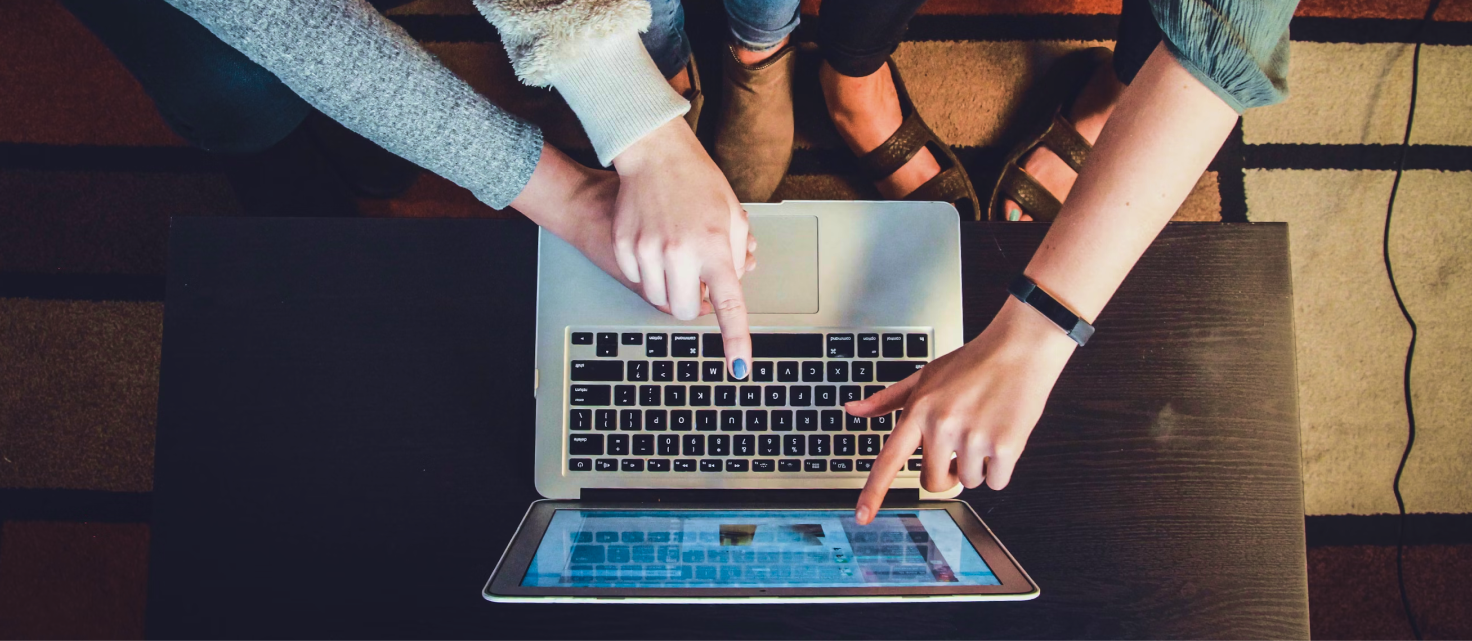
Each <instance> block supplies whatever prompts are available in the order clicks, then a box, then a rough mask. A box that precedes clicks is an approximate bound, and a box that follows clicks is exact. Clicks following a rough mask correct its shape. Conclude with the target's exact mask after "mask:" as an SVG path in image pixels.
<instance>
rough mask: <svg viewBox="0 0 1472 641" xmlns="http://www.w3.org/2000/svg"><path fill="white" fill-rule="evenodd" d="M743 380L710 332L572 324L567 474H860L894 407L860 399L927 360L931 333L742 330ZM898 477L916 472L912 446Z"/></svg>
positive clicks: (876, 447)
mask: <svg viewBox="0 0 1472 641" xmlns="http://www.w3.org/2000/svg"><path fill="white" fill-rule="evenodd" d="M751 338H752V352H753V358H752V363H751V371H750V372H749V374H748V376H747V378H745V379H743V380H736V379H733V378H732V377H731V374H730V373H729V372H727V371H726V362H725V353H724V345H723V343H722V342H721V335H720V334H717V333H693V332H690V331H689V330H688V329H686V328H681V329H672V330H668V331H658V330H654V331H651V329H650V328H647V327H646V328H640V331H629V330H618V328H574V329H573V330H572V331H571V332H570V333H569V344H568V346H567V354H568V363H567V370H566V371H567V373H568V377H567V378H568V381H569V382H568V394H567V397H566V401H567V402H566V407H567V409H566V411H567V415H566V416H567V423H566V425H567V430H568V438H567V443H568V451H567V470H568V471H569V472H571V473H578V472H605V473H607V472H618V473H630V474H632V473H646V472H654V473H670V474H681V473H688V474H702V473H717V472H719V473H736V474H743V473H744V474H762V473H784V472H786V473H794V472H795V473H803V474H858V475H862V474H867V473H868V472H869V470H870V469H871V468H872V466H873V464H874V458H875V457H876V456H878V454H879V450H880V448H881V447H883V446H884V442H885V440H886V439H888V438H889V432H891V431H892V430H893V429H894V425H895V421H897V420H898V419H899V415H900V414H901V412H894V413H891V414H885V415H883V416H877V417H871V418H865V417H859V416H852V415H849V414H848V413H846V412H844V411H843V405H844V403H847V402H849V401H854V400H859V399H863V398H868V397H870V396H872V395H874V393H876V392H878V391H880V390H882V389H884V388H885V387H887V386H888V385H889V384H891V383H894V382H897V381H900V380H903V379H904V378H905V377H907V376H909V375H910V374H913V373H915V372H916V371H917V370H919V369H920V368H921V367H922V366H924V365H925V363H927V362H928V361H929V360H930V358H931V356H932V350H931V348H930V343H931V335H930V332H929V331H928V330H926V329H917V328H900V329H880V328H870V329H866V330H832V331H823V332H814V331H808V332H790V333H787V332H784V333H753V334H752V335H751ZM915 454H916V458H911V459H910V461H909V463H908V464H907V466H906V470H904V471H903V472H902V474H906V475H914V474H915V473H918V472H919V470H920V459H919V458H918V456H919V454H920V451H919V450H916V452H915Z"/></svg>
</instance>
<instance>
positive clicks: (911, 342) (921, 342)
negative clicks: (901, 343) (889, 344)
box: [905, 334, 930, 358]
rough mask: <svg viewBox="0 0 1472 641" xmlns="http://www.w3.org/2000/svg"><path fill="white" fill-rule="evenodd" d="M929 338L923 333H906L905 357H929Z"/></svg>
mask: <svg viewBox="0 0 1472 641" xmlns="http://www.w3.org/2000/svg"><path fill="white" fill-rule="evenodd" d="M929 340H930V337H929V336H926V335H924V334H906V335H905V358H930V343H929V342H928V341H929Z"/></svg>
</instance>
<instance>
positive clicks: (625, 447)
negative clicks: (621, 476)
mask: <svg viewBox="0 0 1472 641" xmlns="http://www.w3.org/2000/svg"><path fill="white" fill-rule="evenodd" d="M608 453H609V454H612V455H614V456H627V455H628V454H629V435H628V434H609V435H608Z"/></svg>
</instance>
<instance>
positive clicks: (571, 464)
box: [567, 336, 593, 472]
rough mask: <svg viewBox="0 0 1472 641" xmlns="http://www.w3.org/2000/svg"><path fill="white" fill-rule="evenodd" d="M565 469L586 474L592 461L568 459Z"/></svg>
mask: <svg viewBox="0 0 1472 641" xmlns="http://www.w3.org/2000/svg"><path fill="white" fill-rule="evenodd" d="M589 342H592V337H591V336H590V337H589ZM567 469H569V470H571V471H573V472H586V471H588V470H591V469H593V459H590V458H570V459H567Z"/></svg>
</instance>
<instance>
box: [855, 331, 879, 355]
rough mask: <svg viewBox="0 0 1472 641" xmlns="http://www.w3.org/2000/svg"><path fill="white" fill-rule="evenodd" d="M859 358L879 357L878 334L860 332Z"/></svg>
mask: <svg viewBox="0 0 1472 641" xmlns="http://www.w3.org/2000/svg"><path fill="white" fill-rule="evenodd" d="M859 358H879V335H878V334H859Z"/></svg>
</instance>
